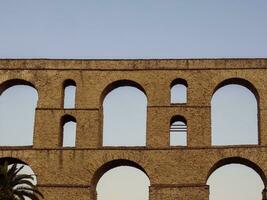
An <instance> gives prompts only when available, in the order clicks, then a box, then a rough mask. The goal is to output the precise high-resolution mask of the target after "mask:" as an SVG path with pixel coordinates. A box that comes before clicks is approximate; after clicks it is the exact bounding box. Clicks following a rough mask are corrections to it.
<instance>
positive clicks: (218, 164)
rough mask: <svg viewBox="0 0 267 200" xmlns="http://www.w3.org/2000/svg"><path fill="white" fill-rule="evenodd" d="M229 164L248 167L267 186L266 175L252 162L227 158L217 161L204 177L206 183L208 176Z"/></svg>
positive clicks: (241, 158) (244, 159) (240, 158)
mask: <svg viewBox="0 0 267 200" xmlns="http://www.w3.org/2000/svg"><path fill="white" fill-rule="evenodd" d="M229 164H242V165H245V166H247V167H250V168H251V169H253V170H255V171H256V172H257V173H258V174H259V176H260V177H261V179H262V181H263V182H264V184H265V185H266V184H267V180H266V175H265V173H264V171H263V170H262V169H261V168H260V167H259V166H258V165H257V164H256V163H254V162H252V161H250V160H248V159H246V158H243V157H238V156H235V157H227V158H223V159H221V160H219V161H217V162H216V163H215V164H214V165H213V166H212V167H211V168H210V170H209V172H208V174H207V177H206V181H207V180H208V178H209V176H210V175H211V174H212V173H213V172H214V171H215V170H217V169H218V168H220V167H222V166H224V165H229Z"/></svg>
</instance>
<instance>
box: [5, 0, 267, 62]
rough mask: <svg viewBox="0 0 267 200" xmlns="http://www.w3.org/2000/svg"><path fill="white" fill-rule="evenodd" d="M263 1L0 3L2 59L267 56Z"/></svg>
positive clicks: (56, 0)
mask: <svg viewBox="0 0 267 200" xmlns="http://www.w3.org/2000/svg"><path fill="white" fill-rule="evenodd" d="M266 10H267V1H265V0H254V1H252V0H233V1H230V0H224V1H222V0H220V1H219V0H202V1H197V0H183V1H182V0H166V1H162V0H135V1H124V0H110V1H104V0H75V1H73V0H45V1H44V0H24V1H19V0H1V2H0V27H1V29H0V30H1V31H0V36H1V37H0V44H1V45H0V57H1V58H19V57H20V58H40V57H41V58H199V57H201V58H206V57H267V40H266V35H267V20H266V19H267V12H266Z"/></svg>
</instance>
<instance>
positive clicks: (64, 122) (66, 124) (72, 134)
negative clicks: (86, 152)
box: [60, 115, 77, 147]
mask: <svg viewBox="0 0 267 200" xmlns="http://www.w3.org/2000/svg"><path fill="white" fill-rule="evenodd" d="M76 126H77V122H76V119H75V117H73V116H71V115H64V116H63V117H62V118H61V140H60V141H61V144H60V146H62V147H75V143H76Z"/></svg>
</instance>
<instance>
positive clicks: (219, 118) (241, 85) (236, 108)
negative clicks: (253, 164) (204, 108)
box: [211, 78, 260, 145]
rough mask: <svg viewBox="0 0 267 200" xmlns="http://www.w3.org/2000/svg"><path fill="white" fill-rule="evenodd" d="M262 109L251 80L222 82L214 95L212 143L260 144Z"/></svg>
mask: <svg viewBox="0 0 267 200" xmlns="http://www.w3.org/2000/svg"><path fill="white" fill-rule="evenodd" d="M222 108H223V109H222ZM259 112H260V110H259V94H258V92H257V90H256V88H255V87H254V86H253V85H252V84H251V83H250V82H249V81H247V80H245V79H241V78H230V79H226V80H224V81H222V82H221V83H219V84H218V85H217V86H216V87H215V89H214V91H213V95H212V98H211V125H212V129H211V130H212V144H213V145H242V144H259V143H260V137H259V134H260V133H259V130H260V128H259V127H260V124H259V121H260V120H259V115H260V113H259Z"/></svg>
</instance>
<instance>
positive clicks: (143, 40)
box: [0, 0, 267, 200]
mask: <svg viewBox="0 0 267 200" xmlns="http://www.w3.org/2000/svg"><path fill="white" fill-rule="evenodd" d="M266 19H267V1H266V0H231V1H230V0H224V1H223V0H221V1H219V0H203V1H198V0H166V1H162V0H135V1H125V0H110V1H104V0H75V1H73V0H24V1H20V0H1V1H0V59H2V58H84V59H90V58H91V59H94V58H113V59H114V58H116V59H119V58H235V57H239V58H267V37H266V36H267V20H266ZM222 89H223V88H222ZM232 89H233V88H232ZM232 89H229V90H227V91H226V93H224V94H225V95H226V99H227V97H230V96H231V97H233V96H232V95H236V94H237V93H238V94H241V95H236V96H237V98H238V97H240V98H241V99H242V98H243V99H244V98H245V99H246V100H248V99H250V100H248V102H243V103H244V104H245V103H248V104H250V103H251V102H253V96H251V94H250V93H246V91H244V90H242V89H240V88H234V89H233V90H232ZM25 91H26V90H25V89H24V90H23V91H22V93H17V92H18V90H14V91H13V92H12V88H10V90H7V91H6V93H5V92H4V93H3V94H2V95H1V98H0V109H1V113H0V114H1V117H3V116H6V115H10V116H11V117H12V113H11V112H10V113H8V111H7V110H8V109H7V107H6V106H5V105H7V103H8V105H11V106H16V99H20V101H21V102H20V103H21V105H24V109H26V107H27V105H26V104H27V102H29V100H30V99H32V100H33V101H31V104H32V103H34V101H35V100H36V99H35V100H34V98H36V94H35V96H34V94H33V93H32V92H31V91H29V90H28V92H29V93H27V94H29V95H25ZM128 92H129V94H130V91H128ZM23 94H24V95H23ZM16 95H18V96H16ZM110 95H112V94H111V93H110ZM218 95H219V96H220V93H218ZM15 96H16V97H15ZM26 96H27V97H26ZM236 96H235V97H234V98H236ZM33 97H34V98H33ZM251 97H252V98H251ZM12 98H13V100H12ZM116 98H117V99H118V98H120V97H119V96H118V95H117V97H116V95H114V99H116ZM127 98H129V97H126V98H125V99H127ZM220 98H221V97H220ZM122 99H123V98H122ZM122 99H121V100H122ZM235 100H237V102H238V99H235ZM12 103H13V104H12ZM227 103H229V102H227V101H225V102H223V103H222V104H221V105H226V104H227ZM254 103H255V102H254ZM1 104H2V107H1ZM4 104H5V105H4ZM117 104H118V102H117ZM3 105H4V106H3ZM114 105H116V103H115V104H114ZM25 106H26V107H25ZM117 106H118V105H117ZM232 106H233V105H232ZM240 106H241V105H240ZM234 107H235V108H236V107H237V106H236V105H235V106H234ZM252 107H253V106H252ZM230 108H231V106H230ZM230 110H231V109H230ZM237 110H238V108H237ZM241 110H242V109H241ZM24 111H25V110H24ZM24 111H23V112H24ZM243 111H244V110H243ZM249 112H250V113H251V114H252V115H251V116H254V114H255V110H254V111H253V110H252V111H249ZM13 114H14V113H13ZM241 115H242V114H240V116H241ZM16 117H18V120H19V115H17V116H16ZM28 117H29V118H32V116H30V115H29V116H28ZM243 117H244V116H243ZM254 119H255V118H254ZM242 120H244V121H246V120H249V121H251V119H249V118H242ZM252 120H253V119H252ZM1 123H2V124H1ZM253 124H254V125H255V122H253ZM9 125H10V127H11V128H12V129H14V128H16V127H12V124H9ZM24 125H25V124H24ZM254 125H252V126H251V127H249V128H248V129H249V130H251V131H255V129H257V126H254ZM0 126H1V128H3V122H2V120H0ZM226 128H227V127H226ZM26 129H28V130H30V129H31V127H30V126H29V127H27V128H26ZM0 130H1V129H0ZM14 132H16V130H15V129H14ZM246 139H248V140H249V141H253V143H254V142H255V138H252V140H251V138H246ZM246 139H245V140H246ZM8 140H10V138H5V141H8ZM5 141H4V142H5ZM1 142H3V140H2V141H1ZM245 143H246V141H245ZM221 169H225V171H223V170H221ZM127 170H128V171H127ZM132 172H133V169H131V168H130V169H126V172H125V171H123V173H122V175H123V174H124V175H125V174H126V176H124V175H123V176H122V177H121V179H120V180H122V183H120V184H123V180H124V182H125V180H133V179H134V178H136V179H135V180H136V182H135V184H136V186H138V185H140V182H139V181H137V179H138V180H141V179H142V177H143V182H142V184H143V183H146V184H148V182H147V179H146V177H145V178H144V175H143V174H142V173H139V175H138V177H137V174H138V173H137V174H135V173H132ZM127 174H128V176H127ZM118 175H119V173H118V169H117V168H114V169H113V170H111V171H110V173H109V172H108V173H106V174H105V176H103V180H104V179H106V180H107V182H108V183H110V182H111V181H112V180H113V181H114V179H117V178H118V177H119V176H118ZM213 175H214V176H213ZM213 175H212V176H211V177H210V179H209V181H208V182H209V183H211V184H213V187H212V188H213V189H212V190H213V191H215V190H217V191H215V193H213V194H212V195H211V199H210V200H225V198H226V196H222V194H224V193H222V191H223V192H225V190H224V189H225V188H222V187H223V186H222V185H226V184H227V185H231V184H229V183H236V185H238V186H239V187H238V188H235V190H236V191H239V193H240V194H241V196H236V194H233V193H232V196H231V197H232V199H230V197H227V200H241V199H242V200H252V199H251V198H255V199H253V200H260V197H259V191H260V190H261V189H262V187H263V185H262V181H261V180H260V179H259V176H258V175H257V174H255V172H254V171H253V170H251V169H250V168H247V167H244V166H230V167H228V166H225V167H223V168H219V169H218V171H215V172H214V174H213ZM140 177H141V179H139V178H140ZM215 179H216V180H215ZM103 180H102V179H101V181H100V182H102V187H103V188H104V185H105V184H104V181H103ZM120 180H119V178H118V180H116V181H118V182H119V181H120ZM236 180H238V181H237V182H235V181H236ZM246 183H253V184H254V186H255V187H252V186H248V185H246ZM109 185H110V184H109ZM99 187H101V186H99ZM109 187H110V186H109ZM114 187H116V186H115V184H114ZM249 189H251V190H253V192H251V191H250V190H249ZM104 191H106V192H107V194H103V195H102V197H103V199H98V200H121V199H112V196H110V193H108V191H109V190H108V189H104ZM229 191H230V192H236V191H231V188H230V190H229ZM255 191H257V194H255V195H256V196H257V197H256V196H253V197H251V196H250V195H254V192H255ZM124 192H127V190H126V189H125V191H124ZM243 193H245V194H247V195H244V194H243ZM105 195H106V196H105ZM143 195H144V196H146V194H145V192H144V194H143ZM216 195H217V196H216ZM113 198H115V196H114V197H113ZM145 198H146V197H144V199H140V200H147V199H145ZM257 198H258V199H257ZM123 200H125V198H124V199H123ZM138 200H139V199H138Z"/></svg>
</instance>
